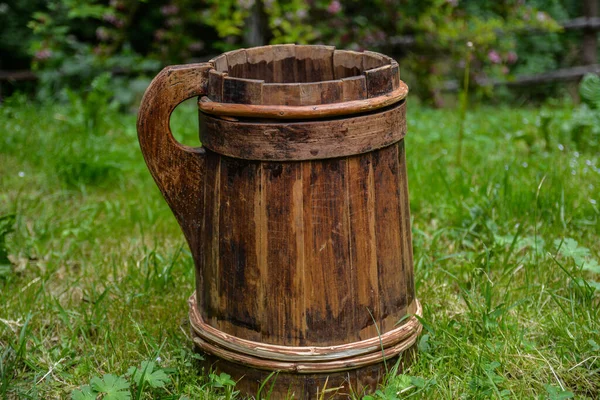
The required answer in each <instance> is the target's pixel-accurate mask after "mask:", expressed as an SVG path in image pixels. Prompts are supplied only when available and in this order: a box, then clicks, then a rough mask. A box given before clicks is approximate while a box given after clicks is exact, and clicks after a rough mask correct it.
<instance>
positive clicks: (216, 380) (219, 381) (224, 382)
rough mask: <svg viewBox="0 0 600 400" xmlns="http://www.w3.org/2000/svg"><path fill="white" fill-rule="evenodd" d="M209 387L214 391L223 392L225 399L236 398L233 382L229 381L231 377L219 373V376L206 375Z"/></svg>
mask: <svg viewBox="0 0 600 400" xmlns="http://www.w3.org/2000/svg"><path fill="white" fill-rule="evenodd" d="M208 378H209V379H210V385H211V386H212V387H214V388H216V389H221V390H223V391H224V392H225V398H226V399H227V400H230V399H232V398H234V397H235V396H237V393H238V392H237V391H235V390H234V389H235V381H234V380H233V379H231V375H229V374H226V373H224V372H221V373H220V374H219V375H217V374H215V373H212V374H209V375H208Z"/></svg>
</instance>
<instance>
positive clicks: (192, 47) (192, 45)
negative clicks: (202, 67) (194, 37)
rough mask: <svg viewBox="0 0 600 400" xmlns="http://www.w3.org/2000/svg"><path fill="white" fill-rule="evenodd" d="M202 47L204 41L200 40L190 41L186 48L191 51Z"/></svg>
mask: <svg viewBox="0 0 600 400" xmlns="http://www.w3.org/2000/svg"><path fill="white" fill-rule="evenodd" d="M203 48H204V43H202V42H193V43H190V45H189V46H188V49H190V50H191V51H200V50H202V49H203Z"/></svg>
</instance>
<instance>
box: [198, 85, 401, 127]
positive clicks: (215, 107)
mask: <svg viewBox="0 0 600 400" xmlns="http://www.w3.org/2000/svg"><path fill="white" fill-rule="evenodd" d="M263 86H264V85H263ZM286 89H287V88H285V87H284V88H281V90H286ZM407 94H408V87H407V86H406V84H404V82H400V86H399V88H398V89H397V90H394V91H392V92H390V93H387V94H385V95H384V96H379V97H374V98H370V99H364V100H353V101H347V102H343V103H332V104H322V105H314V106H286V105H267V104H261V105H253V104H228V103H216V102H213V101H211V99H209V98H208V97H202V98H201V99H200V101H199V102H198V107H199V109H200V111H202V112H204V113H206V114H213V115H222V116H231V117H251V118H265V119H320V118H325V117H338V116H342V115H351V114H359V113H366V112H370V111H374V110H377V109H380V108H384V107H387V106H389V105H391V104H395V103H397V102H399V101H401V100H402V99H404V98H405V97H406V95H407ZM282 98H286V96H285V95H284V96H282Z"/></svg>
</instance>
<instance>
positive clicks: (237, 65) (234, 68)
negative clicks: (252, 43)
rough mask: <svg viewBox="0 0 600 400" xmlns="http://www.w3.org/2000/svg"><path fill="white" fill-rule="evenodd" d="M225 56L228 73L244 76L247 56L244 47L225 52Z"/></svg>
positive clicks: (246, 68)
mask: <svg viewBox="0 0 600 400" xmlns="http://www.w3.org/2000/svg"><path fill="white" fill-rule="evenodd" d="M225 55H226V56H227V65H228V73H229V75H230V76H232V77H235V78H246V77H247V70H248V58H247V56H246V49H239V50H234V51H230V52H229V53H225Z"/></svg>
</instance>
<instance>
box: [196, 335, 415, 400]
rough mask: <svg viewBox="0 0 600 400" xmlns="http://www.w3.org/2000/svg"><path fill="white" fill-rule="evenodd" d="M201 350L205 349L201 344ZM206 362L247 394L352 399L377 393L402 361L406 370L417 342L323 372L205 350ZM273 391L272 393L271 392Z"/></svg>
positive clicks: (272, 396) (237, 388) (249, 395)
mask: <svg viewBox="0 0 600 400" xmlns="http://www.w3.org/2000/svg"><path fill="white" fill-rule="evenodd" d="M196 349H197V350H198V351H201V352H202V350H201V349H199V348H198V347H197V348H196ZM203 355H204V357H205V360H204V361H203V362H202V364H203V366H204V368H205V369H206V370H213V371H216V372H217V373H221V372H224V373H226V374H229V375H231V377H232V379H233V380H234V381H236V382H237V384H236V390H239V391H240V392H241V393H242V395H244V397H246V396H247V397H256V398H257V399H258V392H259V389H260V386H261V385H262V384H263V382H265V380H267V379H268V381H267V382H266V383H265V384H264V385H263V388H262V390H261V393H260V397H261V398H269V399H272V400H278V399H321V398H323V399H350V398H361V397H362V396H363V395H366V394H369V393H373V392H374V391H375V390H377V388H378V385H379V384H381V383H382V381H383V378H384V376H385V374H386V373H387V372H388V371H391V370H392V368H394V366H395V365H396V363H397V362H398V361H399V365H398V371H397V372H398V373H402V372H403V371H404V370H405V369H406V368H407V367H408V366H409V365H410V364H411V363H412V361H413V360H414V358H415V357H416V343H415V344H414V345H412V346H411V347H410V348H408V349H407V350H405V351H403V352H402V353H401V354H399V355H398V356H396V357H393V358H391V359H388V360H386V362H385V363H383V362H381V363H377V364H372V365H367V366H365V367H360V368H357V369H353V370H348V371H341V372H330V373H323V374H297V373H287V372H279V373H278V372H273V371H266V370H259V369H254V368H248V367H246V366H243V365H240V364H236V363H233V362H230V361H227V360H223V359H221V358H218V357H216V356H214V355H211V354H207V353H204V354H203ZM269 393H270V394H269Z"/></svg>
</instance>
